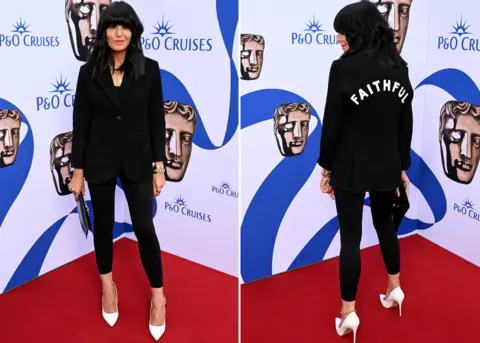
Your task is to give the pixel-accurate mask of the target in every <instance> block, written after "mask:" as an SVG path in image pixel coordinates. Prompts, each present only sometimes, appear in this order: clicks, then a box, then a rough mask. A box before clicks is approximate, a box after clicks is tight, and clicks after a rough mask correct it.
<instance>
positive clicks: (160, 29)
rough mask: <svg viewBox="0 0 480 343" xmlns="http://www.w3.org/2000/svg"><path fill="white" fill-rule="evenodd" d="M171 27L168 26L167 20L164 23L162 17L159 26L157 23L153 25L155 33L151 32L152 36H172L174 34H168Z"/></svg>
mask: <svg viewBox="0 0 480 343" xmlns="http://www.w3.org/2000/svg"><path fill="white" fill-rule="evenodd" d="M172 27H173V25H170V21H168V20H167V22H165V18H164V17H163V15H162V23H161V24H160V23H159V22H158V21H157V25H153V28H154V29H155V32H153V33H152V35H160V36H162V37H163V36H166V35H174V34H175V33H173V32H170V29H171V28H172Z"/></svg>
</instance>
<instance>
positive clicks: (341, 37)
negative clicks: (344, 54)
mask: <svg viewBox="0 0 480 343" xmlns="http://www.w3.org/2000/svg"><path fill="white" fill-rule="evenodd" d="M337 42H338V43H340V45H341V47H342V50H343V51H347V50H348V49H349V46H348V42H347V38H346V37H345V35H343V34H341V33H339V34H337Z"/></svg>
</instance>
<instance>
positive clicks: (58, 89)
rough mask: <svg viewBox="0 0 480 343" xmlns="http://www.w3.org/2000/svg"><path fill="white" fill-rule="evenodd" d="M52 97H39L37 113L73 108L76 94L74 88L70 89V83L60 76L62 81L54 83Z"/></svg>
mask: <svg viewBox="0 0 480 343" xmlns="http://www.w3.org/2000/svg"><path fill="white" fill-rule="evenodd" d="M49 93H50V95H46V96H37V104H36V108H37V111H50V110H56V109H58V108H60V107H65V108H69V107H72V106H73V102H74V101H75V94H74V90H73V88H70V82H69V81H68V80H67V79H66V78H64V77H63V76H62V75H60V79H56V80H55V82H54V83H52V89H51V90H50V92H49Z"/></svg>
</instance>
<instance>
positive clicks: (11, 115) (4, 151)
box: [0, 110, 22, 168]
mask: <svg viewBox="0 0 480 343" xmlns="http://www.w3.org/2000/svg"><path fill="white" fill-rule="evenodd" d="M21 125H22V120H21V117H20V111H18V110H0V168H5V167H8V166H11V165H12V164H14V163H15V161H16V160H17V152H18V146H19V144H20V126H21Z"/></svg>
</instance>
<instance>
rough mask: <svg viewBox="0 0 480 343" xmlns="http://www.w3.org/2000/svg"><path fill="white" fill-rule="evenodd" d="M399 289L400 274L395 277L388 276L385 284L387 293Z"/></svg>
mask: <svg viewBox="0 0 480 343" xmlns="http://www.w3.org/2000/svg"><path fill="white" fill-rule="evenodd" d="M398 287H400V273H399V274H395V275H390V274H389V275H388V282H387V291H389V292H391V291H393V290H394V289H395V288H398Z"/></svg>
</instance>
